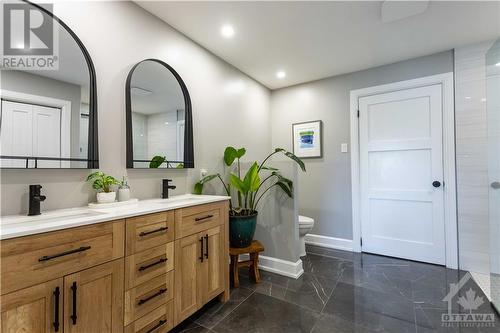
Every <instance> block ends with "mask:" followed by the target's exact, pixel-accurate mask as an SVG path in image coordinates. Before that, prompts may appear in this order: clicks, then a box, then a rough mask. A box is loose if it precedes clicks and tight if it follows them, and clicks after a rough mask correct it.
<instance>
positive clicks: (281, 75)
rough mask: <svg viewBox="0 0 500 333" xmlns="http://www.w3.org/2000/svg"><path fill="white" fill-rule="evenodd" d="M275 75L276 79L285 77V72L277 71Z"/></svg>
mask: <svg viewBox="0 0 500 333" xmlns="http://www.w3.org/2000/svg"><path fill="white" fill-rule="evenodd" d="M276 77H277V78H278V79H284V78H285V77H286V72H285V71H277V72H276Z"/></svg>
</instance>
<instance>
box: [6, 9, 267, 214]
mask: <svg viewBox="0 0 500 333" xmlns="http://www.w3.org/2000/svg"><path fill="white" fill-rule="evenodd" d="M54 11H55V13H56V15H58V16H59V17H60V18H61V19H62V20H63V21H64V22H65V23H66V24H68V25H69V26H70V27H71V28H72V29H73V30H74V31H75V33H76V34H77V35H78V36H79V37H80V39H81V40H82V42H83V43H84V44H85V46H86V47H87V49H88V51H89V53H90V55H91V57H92V59H93V61H94V65H95V69H96V74H97V102H98V107H99V154H100V166H101V170H103V171H105V172H108V173H110V174H112V175H113V176H115V177H119V178H121V176H122V175H128V177H129V184H130V186H131V190H132V196H133V197H136V198H140V199H145V198H153V197H159V196H160V193H161V189H160V188H161V179H162V178H165V177H168V178H172V179H173V183H174V184H175V185H177V189H176V190H175V191H174V194H183V193H186V192H191V188H192V185H193V183H194V181H195V180H197V179H198V178H199V169H195V170H126V166H125V80H126V77H127V74H128V72H129V71H130V69H131V68H132V66H133V65H134V64H136V63H137V62H139V61H141V60H144V59H146V58H158V59H161V60H164V61H165V62H167V63H168V64H170V65H171V66H172V67H174V68H175V69H176V71H177V72H178V73H179V74H180V75H181V77H182V78H183V80H184V81H185V83H186V85H187V87H188V89H189V92H190V95H191V100H192V104H193V118H194V133H195V137H194V150H195V164H196V167H197V168H206V169H208V170H210V171H217V170H221V168H222V163H221V159H222V154H223V151H224V147H225V146H226V145H235V146H245V147H247V149H248V153H247V154H248V158H249V159H260V158H262V157H263V156H265V154H266V153H267V152H268V151H269V149H270V146H271V139H270V115H269V98H270V97H269V96H270V91H269V90H268V89H267V88H265V87H263V86H262V85H260V84H259V83H257V82H256V81H254V80H252V79H250V78H249V77H247V76H246V75H244V74H242V73H241V72H240V71H238V70H236V69H235V68H234V67H232V66H230V65H228V64H227V63H226V62H224V61H222V60H221V59H219V58H217V57H215V56H214V55H213V54H211V53H210V52H208V51H207V50H205V49H203V48H202V47H200V46H199V45H197V44H196V43H194V42H192V41H191V40H189V39H188V38H186V37H185V36H184V35H182V34H180V33H178V32H177V31H175V30H174V29H173V28H171V27H170V26H168V25H167V24H165V23H164V22H162V21H160V20H159V19H157V18H155V17H154V16H152V15H150V14H149V13H147V12H146V11H144V10H143V9H141V8H139V7H138V6H137V5H135V4H134V3H131V2H90V1H88V2H74V1H71V2H70V3H69V2H57V3H55V4H54ZM89 17H91V18H92V24H89ZM234 85H237V86H238V87H241V88H242V89H232V87H234ZM242 124H245V125H244V126H243V125H242ZM88 173H89V170H2V171H1V192H0V193H1V201H0V202H1V214H2V215H8V214H17V213H25V212H26V211H27V204H28V199H27V193H28V184H41V185H42V186H43V192H44V193H45V194H46V195H47V200H46V201H45V202H44V203H43V204H42V209H43V210H47V209H57V208H66V207H75V206H84V205H86V204H87V203H88V202H89V201H90V200H95V194H94V192H93V191H92V190H91V188H90V186H89V185H88V184H85V183H84V179H85V177H86V175H87V174H88Z"/></svg>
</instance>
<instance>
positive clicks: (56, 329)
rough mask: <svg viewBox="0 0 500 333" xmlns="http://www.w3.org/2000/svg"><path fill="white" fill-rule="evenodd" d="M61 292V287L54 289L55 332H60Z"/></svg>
mask: <svg viewBox="0 0 500 333" xmlns="http://www.w3.org/2000/svg"><path fill="white" fill-rule="evenodd" d="M60 295H61V292H60V291H59V287H56V289H55V290H54V304H55V306H54V323H53V324H54V332H59V296H60Z"/></svg>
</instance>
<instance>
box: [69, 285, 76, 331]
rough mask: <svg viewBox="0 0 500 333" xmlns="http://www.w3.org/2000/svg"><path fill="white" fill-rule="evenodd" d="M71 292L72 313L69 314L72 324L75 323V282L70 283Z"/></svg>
mask: <svg viewBox="0 0 500 333" xmlns="http://www.w3.org/2000/svg"><path fill="white" fill-rule="evenodd" d="M71 292H72V293H73V314H72V315H71V316H70V318H71V320H72V322H73V325H76V282H73V284H72V285H71Z"/></svg>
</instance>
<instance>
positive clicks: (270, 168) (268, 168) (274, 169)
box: [261, 165, 279, 171]
mask: <svg viewBox="0 0 500 333" xmlns="http://www.w3.org/2000/svg"><path fill="white" fill-rule="evenodd" d="M261 170H269V171H278V170H279V169H276V168H273V167H268V166H265V165H264V166H263V167H262V168H261Z"/></svg>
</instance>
